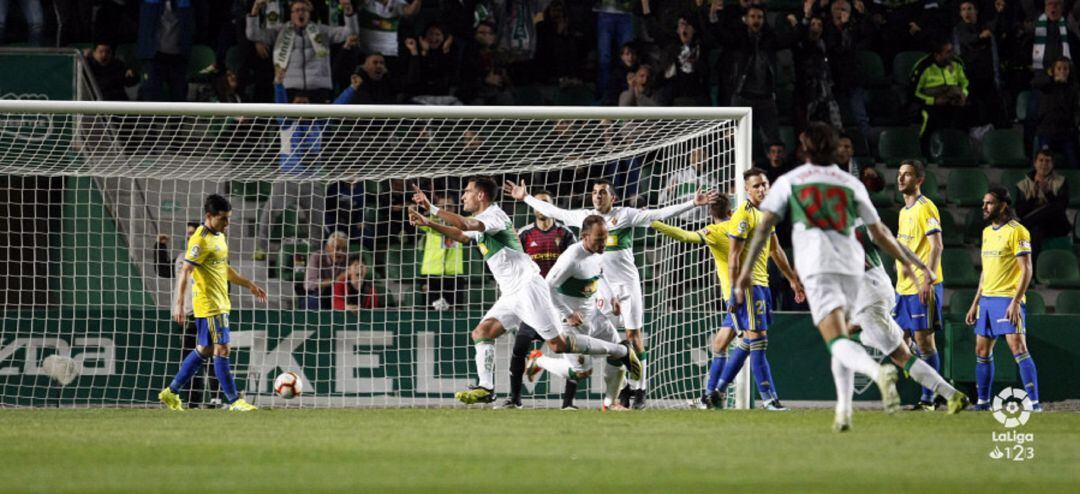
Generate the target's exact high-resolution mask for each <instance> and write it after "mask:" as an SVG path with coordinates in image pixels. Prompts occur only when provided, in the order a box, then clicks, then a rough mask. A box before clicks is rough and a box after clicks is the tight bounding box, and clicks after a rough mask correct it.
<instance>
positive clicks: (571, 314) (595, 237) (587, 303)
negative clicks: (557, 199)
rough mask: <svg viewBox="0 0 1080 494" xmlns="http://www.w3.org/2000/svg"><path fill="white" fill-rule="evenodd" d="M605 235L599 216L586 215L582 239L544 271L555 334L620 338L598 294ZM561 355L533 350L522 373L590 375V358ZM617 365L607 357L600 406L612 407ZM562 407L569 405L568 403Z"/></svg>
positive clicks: (565, 376)
mask: <svg viewBox="0 0 1080 494" xmlns="http://www.w3.org/2000/svg"><path fill="white" fill-rule="evenodd" d="M607 239H608V230H607V226H605V225H604V218H603V217H601V216H598V215H591V216H588V217H586V218H585V220H584V221H583V222H582V225H581V241H580V242H577V243H575V244H573V245H571V246H570V247H568V248H567V249H566V251H565V252H563V253H562V255H560V256H559V260H558V261H556V262H555V266H552V268H551V271H549V272H548V275H547V283H548V286H550V287H551V301H552V303H554V304H555V311H556V312H557V314H558V315H559V320H560V321H561V323H560V327H559V332H560V333H562V334H567V333H570V332H575V333H579V334H583V335H588V336H591V337H593V338H598V339H601V340H604V341H609V342H611V343H618V342H619V334H618V331H617V330H616V329H615V323H614V322H613V321H611V320H609V319H608V314H610V313H605V312H606V311H605V310H604V305H605V304H608V303H617V302H609V300H608V299H607V298H606V297H604V296H602V295H600V293H601V292H602V290H601V287H602V286H603V285H604V271H603V268H602V267H601V262H600V259H601V256H600V254H603V253H604V247H605V244H606V243H607ZM563 357H564V358H562V359H556V358H551V357H545V356H543V355H540V354H539V353H538V352H535V351H534V353H533V355H531V356H530V358H529V367H528V370H526V371H525V374H526V375H527V376H530V379H532V376H535V375H536V374H537V372H538V370H539V369H545V370H547V371H548V372H551V373H552V374H555V375H557V376H559V377H562V378H563V379H568V378H571V376H573V378H574V379H584V378H585V377H587V376H589V375H590V374H591V373H592V369H591V368H590V366H589V360H590V359H588V358H586V357H585V356H584V355H573V354H563ZM622 367H623V366H622V363H621V362H619V361H617V360H616V361H614V362H613V361H612V360H611V359H608V361H607V367H606V368H605V370H604V383H605V389H604V391H605V398H604V402H605V406H611V405H612V404H613V403H614V400H616V399H618V393H619V387H620V385H621V384H622V378H623V372H622ZM563 408H564V409H565V408H574V407H573V405H569V406H567V404H566V403H564V406H563Z"/></svg>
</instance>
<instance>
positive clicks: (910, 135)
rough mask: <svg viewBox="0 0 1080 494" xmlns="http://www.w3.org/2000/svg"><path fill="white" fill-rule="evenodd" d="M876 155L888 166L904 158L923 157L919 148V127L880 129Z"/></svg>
mask: <svg viewBox="0 0 1080 494" xmlns="http://www.w3.org/2000/svg"><path fill="white" fill-rule="evenodd" d="M878 156H879V157H880V158H881V160H882V161H884V162H885V164H886V165H888V166H893V167H895V166H898V165H899V164H900V162H901V161H903V160H906V159H920V160H921V159H923V156H922V151H921V150H920V149H919V129H917V128H914V127H896V128H889V129H885V130H883V131H881V137H880V138H879V139H878Z"/></svg>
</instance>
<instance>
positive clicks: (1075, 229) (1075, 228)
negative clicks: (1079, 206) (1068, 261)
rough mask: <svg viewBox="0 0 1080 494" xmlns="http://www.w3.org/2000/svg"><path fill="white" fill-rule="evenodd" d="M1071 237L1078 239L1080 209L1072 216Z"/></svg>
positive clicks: (1079, 235) (1079, 233)
mask: <svg viewBox="0 0 1080 494" xmlns="http://www.w3.org/2000/svg"><path fill="white" fill-rule="evenodd" d="M1073 237H1074V238H1075V239H1076V240H1077V241H1080V211H1077V212H1076V214H1075V215H1074V216H1073Z"/></svg>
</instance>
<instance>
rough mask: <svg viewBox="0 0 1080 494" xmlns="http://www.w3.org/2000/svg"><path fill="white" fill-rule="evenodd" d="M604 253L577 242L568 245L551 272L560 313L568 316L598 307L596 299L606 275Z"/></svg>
mask: <svg viewBox="0 0 1080 494" xmlns="http://www.w3.org/2000/svg"><path fill="white" fill-rule="evenodd" d="M600 259H601V256H600V255H598V254H595V253H592V252H589V251H588V250H585V246H584V245H582V244H581V242H578V243H576V244H574V245H571V246H570V247H568V248H567V249H566V250H565V251H563V253H562V255H560V256H559V260H558V261H555V265H554V266H552V267H551V271H548V275H547V282H548V286H550V287H551V301H552V303H554V304H555V309H556V310H558V311H559V316H561V317H563V318H565V317H566V316H568V315H570V313H571V312H575V311H576V312H577V313H579V314H581V315H582V316H585V315H587V314H588V313H589V311H590V310H592V308H593V307H595V302H594V300H593V299H595V298H596V292H597V290H599V289H600V280H601V278H602V277H603V276H604V270H603V268H602V267H601V261H600Z"/></svg>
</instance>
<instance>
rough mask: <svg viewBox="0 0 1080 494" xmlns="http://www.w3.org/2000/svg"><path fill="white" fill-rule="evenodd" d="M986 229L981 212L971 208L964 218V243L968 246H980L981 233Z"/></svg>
mask: <svg viewBox="0 0 1080 494" xmlns="http://www.w3.org/2000/svg"><path fill="white" fill-rule="evenodd" d="M984 228H986V221H985V220H983V217H982V210H981V209H979V208H971V209H969V210H968V212H967V214H966V215H965V216H964V242H965V243H968V244H975V245H978V244H981V243H982V232H983V229H984Z"/></svg>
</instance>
